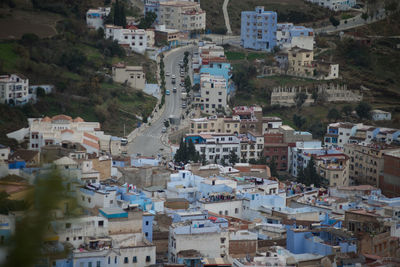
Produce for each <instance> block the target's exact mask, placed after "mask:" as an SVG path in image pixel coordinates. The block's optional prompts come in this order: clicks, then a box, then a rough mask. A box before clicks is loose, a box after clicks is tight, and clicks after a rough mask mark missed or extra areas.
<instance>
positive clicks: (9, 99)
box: [0, 74, 30, 106]
mask: <svg viewBox="0 0 400 267" xmlns="http://www.w3.org/2000/svg"><path fill="white" fill-rule="evenodd" d="M29 100H30V95H29V79H28V78H26V77H25V76H23V75H21V74H10V75H0V102H1V103H3V104H9V105H16V106H20V105H24V104H26V103H28V102H29Z"/></svg>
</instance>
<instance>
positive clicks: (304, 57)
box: [288, 47, 314, 76]
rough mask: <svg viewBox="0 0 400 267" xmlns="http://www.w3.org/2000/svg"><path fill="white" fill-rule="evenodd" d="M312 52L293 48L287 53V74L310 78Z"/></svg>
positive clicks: (312, 70)
mask: <svg viewBox="0 0 400 267" xmlns="http://www.w3.org/2000/svg"><path fill="white" fill-rule="evenodd" d="M313 60H314V52H313V51H312V50H307V49H302V48H298V47H294V48H292V49H290V50H289V51H288V63H289V68H288V74H291V75H299V76H311V75H313V72H314V67H313Z"/></svg>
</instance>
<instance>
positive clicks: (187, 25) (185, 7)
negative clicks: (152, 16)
mask: <svg viewBox="0 0 400 267" xmlns="http://www.w3.org/2000/svg"><path fill="white" fill-rule="evenodd" d="M157 20H158V24H164V25H165V26H166V27H167V28H168V29H178V30H181V31H193V30H205V28H206V12H205V11H203V10H202V9H201V8H200V4H199V3H196V2H184V1H179V2H177V1H169V2H160V8H159V12H158V17H157Z"/></svg>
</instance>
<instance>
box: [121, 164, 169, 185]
mask: <svg viewBox="0 0 400 267" xmlns="http://www.w3.org/2000/svg"><path fill="white" fill-rule="evenodd" d="M120 171H121V172H122V174H123V175H122V177H121V181H122V182H123V183H128V184H134V185H136V186H137V187H149V186H164V187H166V186H167V182H168V181H169V175H170V172H169V171H167V170H165V169H163V168H161V167H142V168H125V169H120Z"/></svg>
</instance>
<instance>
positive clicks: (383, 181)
mask: <svg viewBox="0 0 400 267" xmlns="http://www.w3.org/2000/svg"><path fill="white" fill-rule="evenodd" d="M379 188H380V189H382V193H383V194H384V195H385V196H390V197H398V196H400V150H399V149H395V150H392V151H388V152H385V153H384V155H383V172H382V174H381V176H380V178H379ZM399 214H400V213H399Z"/></svg>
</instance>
